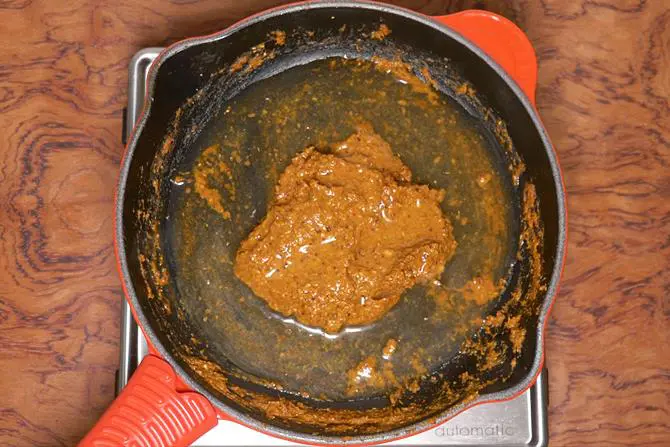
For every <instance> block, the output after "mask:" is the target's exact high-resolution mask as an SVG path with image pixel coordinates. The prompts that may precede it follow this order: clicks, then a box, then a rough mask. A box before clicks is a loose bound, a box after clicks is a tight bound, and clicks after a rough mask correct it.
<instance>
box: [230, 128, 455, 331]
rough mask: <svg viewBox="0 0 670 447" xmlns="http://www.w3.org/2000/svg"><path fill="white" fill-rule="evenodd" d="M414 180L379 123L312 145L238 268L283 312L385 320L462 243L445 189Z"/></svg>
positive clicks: (322, 320) (329, 323) (312, 320)
mask: <svg viewBox="0 0 670 447" xmlns="http://www.w3.org/2000/svg"><path fill="white" fill-rule="evenodd" d="M411 181H412V173H411V171H410V169H409V168H408V167H407V166H406V165H405V164H403V162H402V161H401V160H400V158H398V157H397V156H395V155H394V154H393V152H392V150H391V146H390V145H389V144H388V143H387V142H386V141H384V140H383V139H382V138H381V137H380V136H379V135H377V134H376V133H375V132H374V130H373V128H372V126H371V125H369V124H361V125H359V126H358V127H357V129H356V132H355V133H354V134H352V135H351V136H350V137H349V138H347V139H346V140H344V141H342V142H340V143H337V144H335V145H333V146H332V147H329V148H321V149H317V148H315V147H308V148H307V149H305V150H304V151H302V152H301V153H299V154H298V155H297V156H295V157H294V158H293V160H292V161H291V163H290V165H289V166H288V167H287V168H286V170H285V171H284V172H283V173H282V174H281V176H280V177H279V181H278V183H277V186H276V188H275V192H274V197H273V199H272V203H271V205H270V207H269V209H268V211H267V215H266V217H265V218H264V219H263V221H262V222H261V223H260V224H259V225H258V226H257V227H256V228H255V229H254V230H253V231H252V232H251V234H250V235H249V236H248V237H247V239H246V240H244V241H243V242H242V244H241V246H240V248H239V250H238V252H237V255H236V259H235V274H236V275H237V276H238V277H239V278H240V279H241V280H242V281H243V282H245V283H246V284H247V285H248V286H249V287H250V288H251V289H252V290H253V292H254V293H255V294H256V295H257V296H259V297H260V298H262V299H264V300H265V301H266V302H267V304H268V305H269V306H270V307H271V308H272V309H273V310H275V311H277V312H279V313H280V314H282V315H285V316H290V317H293V318H295V319H296V320H297V321H298V322H300V323H302V324H305V325H308V326H312V327H318V328H321V329H323V330H325V331H326V332H328V333H334V332H338V331H339V330H340V329H342V328H343V327H345V326H350V325H363V324H367V323H370V322H373V321H375V320H377V319H379V318H380V317H382V316H383V315H384V314H385V313H386V312H388V311H389V309H391V308H392V307H393V306H394V305H395V304H396V303H397V302H398V300H399V299H400V296H401V294H402V293H403V292H404V291H405V290H407V289H409V288H411V287H412V286H414V285H415V284H417V283H424V282H427V281H429V280H432V279H435V278H437V277H438V276H439V275H440V273H442V271H443V269H444V266H445V264H446V263H447V261H449V259H450V258H451V257H452V255H453V254H454V251H455V249H456V241H455V239H454V237H453V234H452V226H451V223H450V222H449V220H448V219H447V218H446V217H445V216H444V215H443V213H442V209H441V207H440V202H441V201H442V200H443V199H444V192H443V191H441V190H438V189H433V188H430V187H428V186H426V185H418V184H412V183H411Z"/></svg>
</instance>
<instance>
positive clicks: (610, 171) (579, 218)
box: [0, 0, 670, 446]
mask: <svg viewBox="0 0 670 447" xmlns="http://www.w3.org/2000/svg"><path fill="white" fill-rule="evenodd" d="M277 3H278V2H275V1H271V0H253V1H245V0H232V1H231V0H205V1H197V0H172V1H165V0H146V1H140V0H137V1H130V0H121V1H116V0H115V1H112V0H89V1H86V0H67V1H66V0H0V130H1V132H2V136H1V137H0V445H20V446H71V445H74V444H75V443H76V441H77V440H78V439H79V438H81V436H82V435H83V434H84V433H85V432H86V431H87V429H88V428H89V427H90V426H91V425H92V424H93V423H94V422H95V420H96V418H97V417H98V416H99V415H100V414H101V412H102V411H103V410H104V408H105V407H106V406H107V404H108V403H109V402H110V400H111V399H112V398H113V394H114V371H115V369H116V367H117V362H118V358H117V352H118V342H119V311H120V304H121V300H122V292H121V289H120V285H119V280H118V278H117V274H116V270H115V267H114V254H113V249H112V200H113V194H114V185H115V182H116V176H117V170H118V164H119V161H120V156H121V152H122V147H121V143H120V140H121V115H122V109H123V107H124V106H125V103H126V82H127V64H128V61H129V59H130V57H131V56H132V54H133V53H134V52H135V51H137V50H138V49H140V48H142V47H145V46H156V45H165V44H167V43H170V42H173V41H175V40H177V39H180V38H183V37H186V36H190V35H196V34H204V33H208V32H212V31H215V30H218V29H220V28H222V27H225V26H226V25H228V24H230V23H232V22H233V21H235V20H236V19H239V18H241V17H243V16H245V15H247V14H249V13H251V12H255V11H259V10H262V9H264V8H266V7H268V6H272V5H275V4H277ZM400 3H401V4H402V5H403V6H406V7H410V8H413V9H416V10H418V11H421V12H424V13H426V14H443V13H445V12H447V11H456V10H460V9H464V8H468V7H479V8H485V9H491V10H494V11H497V12H500V13H502V14H504V15H506V16H507V17H509V18H511V19H512V20H514V21H515V22H517V23H518V24H519V25H520V26H521V27H522V28H523V29H524V30H526V32H527V33H528V35H529V37H530V39H531V40H532V42H533V44H534V45H535V48H536V50H537V53H538V56H539V62H540V73H539V88H538V98H537V102H538V106H539V109H540V113H541V115H542V117H543V119H544V122H545V124H546V126H547V128H548V131H549V134H550V135H551V137H552V139H553V141H554V143H555V145H556V148H557V150H558V152H559V156H560V159H561V162H562V166H563V170H564V175H565V182H566V185H567V191H568V199H569V222H570V231H569V237H570V242H569V255H568V261H567V265H566V268H565V274H564V279H563V285H562V289H561V293H560V296H559V298H558V300H557V302H556V305H555V306H554V312H553V316H552V318H551V322H550V325H549V339H548V345H547V356H548V364H549V369H550V379H551V381H550V399H551V401H550V406H551V412H550V439H551V442H552V445H554V446H568V445H574V446H582V445H603V446H610V445H629V446H638V445H657V446H668V445H670V270H668V267H669V266H670V102H669V99H668V98H669V95H670V3H669V2H667V1H663V0H653V1H652V0H646V1H645V0H619V1H617V0H576V1H575V0H569V1H566V0H507V1H502V2H496V1H484V2H473V1H460V0H452V1H449V0H405V1H403V2H400Z"/></svg>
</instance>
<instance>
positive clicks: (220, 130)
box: [81, 2, 566, 446]
mask: <svg viewBox="0 0 670 447" xmlns="http://www.w3.org/2000/svg"><path fill="white" fill-rule="evenodd" d="M382 25H383V26H384V27H387V28H388V29H390V30H391V32H390V34H389V33H386V32H384V33H381V34H379V30H383V29H384V28H383V27H382ZM375 32H377V34H375ZM463 36H465V37H463ZM466 37H467V38H469V39H471V40H472V41H471V40H468V39H466ZM473 42H474V43H473ZM482 48H483V50H484V51H482ZM491 56H492V57H493V58H494V59H495V60H496V61H498V63H500V65H498V63H496V62H494V59H492V58H491ZM343 58H347V59H349V62H342V59H343ZM373 59H374V60H386V61H400V63H401V64H402V66H403V67H408V68H409V70H410V71H412V72H413V73H414V74H415V75H416V76H417V77H418V78H419V79H422V80H423V81H425V82H426V83H428V84H430V85H431V86H432V87H431V88H434V89H436V90H437V91H439V92H440V93H439V100H438V101H437V102H436V103H435V104H429V102H428V101H426V97H425V92H423V93H422V92H417V91H413V90H412V88H411V82H410V85H406V84H407V82H406V80H403V79H401V81H403V82H401V83H398V82H396V81H398V79H399V78H402V77H403V76H406V73H405V74H404V75H400V76H399V75H398V73H397V72H395V71H393V70H386V71H385V70H380V69H377V68H375V67H377V66H376V65H375V64H372V63H361V64H358V65H356V64H357V63H356V62H351V61H352V60H353V61H360V60H366V61H369V60H373ZM330 60H337V61H339V62H338V63H337V64H335V65H329V64H328V61H330ZM338 64H339V65H338ZM366 64H367V65H366ZM352 67H354V68H355V69H352ZM535 72H536V62H535V56H534V53H533V50H532V48H531V47H530V44H529V42H528V40H527V39H526V38H525V36H524V35H523V33H522V32H521V31H520V30H519V29H518V28H516V27H515V26H514V25H513V24H511V22H509V21H507V20H506V19H504V18H502V17H499V16H496V15H493V14H491V13H486V12H481V11H467V12H464V13H460V14H455V15H452V16H446V17H441V18H429V17H425V16H422V15H420V14H417V13H413V12H410V11H407V10H403V9H400V8H396V7H390V6H386V5H381V4H375V3H348V2H324V3H321V2H316V3H314V2H309V3H301V4H295V5H291V6H286V7H282V8H277V9H273V10H270V11H267V12H264V13H261V14H259V15H256V16H254V17H251V18H249V19H246V20H244V21H242V22H240V23H238V24H236V25H234V26H232V27H231V28H228V29H227V30H225V31H222V32H220V33H217V34H214V35H211V36H205V37H200V38H194V39H189V40H186V41H183V42H179V43H177V44H175V45H173V46H171V47H170V48H168V49H167V50H165V51H164V52H163V53H162V54H161V55H160V57H159V58H158V59H157V60H156V62H155V63H154V65H153V66H152V69H151V72H150V75H149V79H148V86H149V89H148V96H147V101H146V104H147V106H146V107H145V110H144V111H143V113H142V115H141V117H140V119H139V122H138V125H137V127H136V129H135V132H134V134H133V136H132V138H131V139H130V142H129V144H128V148H127V151H126V154H125V157H124V161H123V165H122V171H121V178H120V182H119V190H118V196H117V214H116V231H117V233H116V249H117V256H118V260H119V266H120V271H121V275H122V278H123V284H124V288H125V292H126V295H127V297H128V300H129V302H130V304H131V306H132V309H133V312H134V315H135V318H136V320H137V321H138V323H139V325H140V327H141V328H142V330H143V332H144V333H145V335H146V336H147V339H148V341H149V344H150V349H151V355H149V356H147V358H146V359H145V360H144V361H143V362H142V364H141V365H140V367H139V368H138V370H137V371H136V372H135V374H134V375H133V377H132V378H131V380H130V382H129V384H128V386H127V387H126V388H125V389H124V391H123V393H122V394H121V395H120V396H119V397H118V398H117V400H116V401H115V403H114V404H113V405H112V407H111V408H110V409H109V410H108V411H107V412H106V413H105V414H104V415H103V417H102V419H101V420H100V422H99V423H98V425H96V427H95V428H94V429H93V430H92V431H91V433H89V435H87V437H86V438H85V439H84V440H83V441H82V444H81V445H147V446H149V445H152V446H153V445H178V446H181V445H189V444H190V443H191V442H193V441H194V440H195V439H197V438H198V437H199V436H200V435H202V434H203V433H205V432H206V431H207V430H209V429H210V428H211V427H213V426H214V425H215V424H216V420H217V417H220V418H231V419H234V420H236V421H239V422H240V423H242V424H245V425H248V426H250V427H252V428H255V429H258V430H261V431H263V432H267V433H269V434H272V435H275V436H279V437H284V438H288V439H292V440H296V441H301V442H306V443H322V444H326V443H336V444H361V443H365V444H371V443H377V442H383V441H388V440H391V439H395V438H400V437H404V436H410V435H412V434H415V433H417V432H419V431H422V430H426V429H428V428H430V427H431V426H433V425H435V424H438V423H441V422H443V421H444V420H446V419H447V418H450V417H452V416H454V415H455V414H457V413H458V412H460V411H463V410H464V409H465V408H468V407H470V406H473V405H476V404H480V403H484V402H490V401H499V400H505V399H510V398H513V397H514V396H516V395H518V394H519V393H521V392H523V391H524V390H526V389H527V388H528V387H529V386H530V385H531V384H532V383H533V382H534V380H535V378H536V377H537V374H538V373H539V371H540V370H541V367H542V362H543V354H542V352H543V351H542V344H543V338H542V331H543V327H544V324H545V321H546V319H547V313H548V312H549V309H550V307H551V303H552V300H553V297H554V296H555V294H556V288H557V283H558V279H559V276H560V270H561V267H562V263H563V257H564V246H565V234H566V233H565V207H564V193H563V189H562V183H561V177H560V172H559V168H558V165H557V161H556V156H555V154H554V152H553V149H552V147H551V144H550V142H549V140H548V138H547V136H546V133H545V131H544V129H543V127H542V124H541V122H540V120H539V117H538V115H537V112H536V111H535V109H534V105H533V102H532V98H533V96H534V87H535ZM389 80H391V81H389ZM382 88H383V89H388V91H389V95H385V96H384V98H385V99H383V100H380V99H379V96H378V95H377V94H376V92H378V91H379V90H380V89H382ZM306 92H307V93H306ZM389 98H390V99H389ZM384 101H386V102H384ZM389 101H392V102H389ZM356 120H365V121H367V122H370V123H371V124H372V125H373V126H374V128H375V130H376V131H377V132H378V133H379V134H380V135H381V136H382V137H384V138H385V139H386V140H387V141H389V142H390V143H391V145H392V147H393V149H394V151H396V152H397V154H398V155H399V156H400V157H401V158H402V159H403V161H404V162H405V163H406V164H407V165H409V166H410V168H412V170H413V172H414V174H415V181H417V182H419V183H426V184H431V185H432V186H434V187H440V188H444V189H445V190H446V191H447V199H446V200H445V203H444V204H443V208H444V211H445V213H446V214H447V215H449V216H452V217H453V223H454V233H455V235H456V238H457V241H458V244H459V248H458V250H457V253H456V255H455V256H454V258H453V259H452V260H451V261H450V263H449V264H448V265H447V267H446V268H445V272H444V273H443V275H442V277H441V278H440V280H441V283H442V286H443V287H444V288H445V290H448V291H449V294H447V295H445V296H443V297H442V298H439V297H438V296H437V295H439V293H435V291H434V290H433V291H431V290H429V288H427V287H416V288H413V289H411V290H410V291H409V292H407V294H406V296H405V297H403V299H402V300H401V301H400V303H398V305H397V306H396V307H395V308H394V309H392V310H391V311H390V312H389V313H388V314H387V315H386V316H384V317H383V318H382V319H381V320H379V321H378V322H375V323H373V324H372V325H369V326H367V327H359V328H347V329H346V330H345V331H343V332H341V333H339V334H337V335H335V336H334V335H333V334H324V333H320V332H319V331H318V330H316V329H315V328H309V327H305V326H303V325H300V324H298V323H297V322H296V321H294V320H292V319H290V318H287V317H285V316H281V315H277V314H275V313H273V312H272V311H270V310H269V309H268V308H267V307H266V306H265V305H264V303H263V301H262V300H260V299H259V298H257V297H255V296H254V295H253V293H252V292H251V291H250V290H249V289H248V288H247V287H246V286H245V285H244V284H243V283H241V282H240V281H239V280H238V279H237V278H236V277H235V275H234V274H233V273H232V260H233V259H234V255H235V252H236V250H237V248H238V247H239V244H240V241H241V240H243V239H244V238H245V237H246V235H247V234H248V233H249V232H250V231H251V230H252V229H253V228H254V226H255V225H257V224H258V222H259V221H260V220H261V219H262V218H263V215H264V213H265V210H266V208H267V204H268V201H269V199H270V196H271V194H272V187H273V184H274V181H275V180H276V174H277V172H281V170H282V169H283V168H284V167H285V166H286V165H287V164H288V163H289V161H290V159H291V157H292V156H293V155H294V154H295V153H297V152H298V151H300V150H302V149H303V148H305V147H306V146H308V145H309V144H316V143H318V142H320V141H323V140H324V139H325V140H327V141H330V142H335V141H339V140H342V139H344V138H346V136H347V135H348V134H350V133H351V131H352V128H353V125H354V124H355V121H356ZM213 144H215V145H217V154H218V155H217V157H222V158H220V160H226V162H228V163H229V164H231V166H232V169H231V172H230V173H226V174H225V177H226V178H225V181H226V182H229V183H230V184H231V185H233V187H234V188H233V189H234V191H235V193H234V194H233V193H231V189H230V188H224V187H223V186H225V185H223V184H221V185H218V186H220V188H219V189H220V190H219V193H220V195H221V197H222V198H223V200H224V201H225V202H226V208H227V210H228V212H230V216H229V217H227V218H222V215H221V213H216V212H214V210H213V209H212V207H211V206H208V202H207V201H206V200H202V197H200V198H198V196H197V195H196V194H194V193H193V178H192V177H189V176H190V175H191V174H190V173H192V171H193V169H192V168H193V166H194V165H196V164H197V163H198V160H200V161H202V158H201V157H203V154H204V150H205V149H206V148H207V147H211V146H212V145H213ZM199 157H200V158H199ZM235 160H237V161H239V162H238V163H234V161H235ZM482 173H492V178H493V180H491V181H492V182H493V183H492V185H493V186H492V187H490V188H489V189H488V190H486V191H488V192H486V191H484V192H482V190H480V189H477V188H478V186H477V181H476V179H477V176H478V175H481V174H482ZM219 174H221V173H219ZM221 175H223V174H221ZM487 178H488V177H487ZM210 180H212V179H210ZM214 180H215V179H214ZM214 180H212V181H214ZM208 181H209V180H208ZM214 183H216V182H215V181H214ZM214 186H216V185H214ZM233 195H234V197H233ZM491 210H495V212H494V213H493V212H492V211H491ZM491 213H493V214H495V216H493V217H492V214H491ZM501 223H502V224H501ZM494 228H495V231H494ZM484 273H485V274H488V275H492V277H493V278H494V279H495V280H496V281H497V280H498V279H500V278H503V279H504V280H505V281H504V284H505V287H504V288H502V289H501V290H500V293H499V295H498V296H496V297H495V298H494V299H491V300H487V301H485V302H472V301H468V300H467V299H464V297H463V296H461V295H459V293H460V292H459V290H461V291H462V290H463V285H464V284H467V281H468V280H469V279H472V278H473V277H476V276H477V275H482V274H484ZM391 338H392V339H395V340H397V341H398V346H399V348H398V350H397V352H396V353H395V354H394V357H393V359H392V360H393V362H392V363H389V366H388V368H390V369H391V372H392V376H393V377H394V379H393V380H387V381H385V382H384V383H382V384H381V385H379V384H378V385H377V386H374V387H373V386H370V387H366V386H363V387H362V388H361V389H360V390H357V391H356V392H352V390H351V388H350V380H349V379H348V375H347V373H348V372H349V371H351V370H352V368H355V366H356V365H357V364H358V363H360V362H361V360H362V359H363V358H365V357H369V356H373V357H375V359H376V361H378V364H379V365H380V366H379V368H380V369H381V365H382V364H383V365H385V363H384V362H385V360H384V359H383V358H382V356H381V349H382V348H383V346H384V344H385V343H386V342H387V341H388V340H389V339H391Z"/></svg>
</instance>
